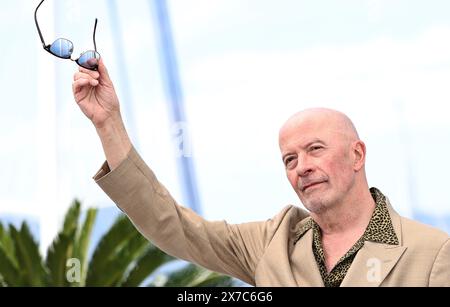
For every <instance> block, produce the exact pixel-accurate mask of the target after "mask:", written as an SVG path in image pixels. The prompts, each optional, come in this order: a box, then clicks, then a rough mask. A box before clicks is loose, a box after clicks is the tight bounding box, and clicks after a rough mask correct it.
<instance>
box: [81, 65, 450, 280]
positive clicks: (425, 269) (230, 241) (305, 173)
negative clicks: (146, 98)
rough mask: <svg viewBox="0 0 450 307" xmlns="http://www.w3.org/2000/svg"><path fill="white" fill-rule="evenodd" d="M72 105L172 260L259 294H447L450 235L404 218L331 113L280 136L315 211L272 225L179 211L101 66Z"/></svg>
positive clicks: (109, 172) (110, 188)
mask: <svg viewBox="0 0 450 307" xmlns="http://www.w3.org/2000/svg"><path fill="white" fill-rule="evenodd" d="M73 91H74V96H75V100H76V102H77V103H78V105H79V107H80V108H81V110H82V111H83V113H84V114H85V115H86V116H87V117H88V118H89V119H90V120H91V121H92V123H93V124H94V126H95V128H96V130H97V133H98V135H99V137H100V139H101V142H102V145H103V149H104V152H105V155H106V160H107V162H105V163H104V164H103V166H102V168H101V169H100V171H99V172H98V173H97V174H96V175H95V177H94V179H95V180H96V182H97V183H98V184H99V185H100V187H101V188H102V189H103V190H104V191H105V192H106V193H107V194H108V195H109V197H110V198H111V199H112V200H113V201H114V202H115V203H116V204H117V205H118V206H119V208H120V209H121V210H122V211H124V212H125V213H126V214H127V215H128V216H129V217H130V219H131V220H132V221H133V223H134V224H135V225H136V227H137V228H138V229H139V231H140V232H141V233H142V234H143V235H144V236H146V237H147V238H148V239H149V240H151V241H152V242H153V243H154V244H156V245H157V246H158V247H160V248H161V249H162V250H164V251H166V252H167V253H169V254H171V255H174V256H176V257H179V258H182V259H185V260H187V261H191V262H194V263H197V264H199V265H201V266H204V267H206V268H208V269H211V270H214V271H218V272H221V273H225V274H228V275H231V276H234V277H237V278H239V279H241V280H243V281H245V282H247V283H249V284H252V285H256V286H328V287H335V286H450V240H449V236H448V235H447V234H446V233H444V232H442V231H439V230H437V229H434V228H432V227H429V226H426V225H423V224H420V223H417V222H414V221H411V220H409V219H406V218H403V217H400V216H399V215H398V214H397V213H396V212H395V211H394V210H393V209H392V207H391V205H390V203H389V201H388V199H387V198H386V197H385V196H384V195H383V194H382V193H381V192H380V191H379V190H378V189H376V188H371V189H369V187H368V184H367V179H366V175H365V169H364V164H365V156H366V147H365V145H364V143H363V142H362V141H361V140H360V139H359V137H358V134H357V132H356V129H355V128H354V126H353V124H352V122H351V121H350V119H349V118H348V117H347V116H345V115H344V114H342V113H340V112H337V111H334V110H329V109H308V110H305V111H302V112H299V113H297V114H295V115H294V116H293V117H291V118H290V119H289V120H288V121H287V122H286V123H285V124H284V126H283V127H282V128H281V130H280V135H279V144H280V149H281V153H282V159H283V162H284V165H285V168H286V174H287V177H288V179H289V182H290V183H291V185H292V187H293V188H294V190H295V192H296V193H297V195H298V196H299V198H300V200H301V201H302V203H303V204H304V206H305V207H306V208H307V209H308V211H309V213H308V212H306V211H304V210H302V209H300V208H297V207H294V206H287V207H285V208H284V209H283V210H282V211H281V212H280V213H279V214H278V215H276V216H275V217H274V218H272V219H270V220H267V221H265V222H254V223H245V224H239V225H230V224H227V223H226V222H224V221H217V222H209V221H206V220H204V219H202V218H201V217H200V216H198V215H197V214H195V213H194V212H192V211H191V210H189V209H187V208H184V207H181V206H179V205H178V204H177V203H176V201H175V200H174V199H173V198H172V197H171V196H170V194H169V192H168V191H167V190H166V189H165V188H164V186H163V185H162V184H161V183H159V182H158V180H157V178H156V177H155V175H154V173H153V172H152V171H151V170H150V168H149V167H148V166H147V165H146V164H145V162H144V161H143V160H142V159H141V158H140V156H139V155H138V153H137V152H136V151H135V149H134V148H133V146H132V144H131V142H130V140H129V138H128V136H127V133H126V130H125V127H124V124H123V122H122V119H121V116H120V108H119V101H118V98H117V96H116V94H115V91H114V87H113V83H112V82H111V80H110V78H109V76H108V73H107V70H106V68H105V66H104V64H103V62H102V60H101V61H100V63H99V69H98V72H96V71H89V70H85V69H83V68H80V71H79V72H78V73H76V74H75V76H74V83H73Z"/></svg>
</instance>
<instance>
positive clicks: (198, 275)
mask: <svg viewBox="0 0 450 307" xmlns="http://www.w3.org/2000/svg"><path fill="white" fill-rule="evenodd" d="M232 283H233V282H232V279H231V277H228V276H224V275H220V274H218V273H215V272H211V271H209V270H206V269H204V268H202V267H199V266H196V265H194V264H188V265H186V266H185V267H183V268H181V269H179V270H177V271H174V272H172V273H170V274H169V275H168V277H167V280H166V282H165V283H164V284H163V286H164V287H202V286H203V287H205V286H209V287H215V286H222V285H223V286H228V285H230V284H232Z"/></svg>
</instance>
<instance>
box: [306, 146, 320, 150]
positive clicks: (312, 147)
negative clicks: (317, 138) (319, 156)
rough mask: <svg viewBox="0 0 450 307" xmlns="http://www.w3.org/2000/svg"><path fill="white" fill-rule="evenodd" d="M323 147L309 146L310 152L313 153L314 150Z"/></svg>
mask: <svg viewBox="0 0 450 307" xmlns="http://www.w3.org/2000/svg"><path fill="white" fill-rule="evenodd" d="M322 148H323V147H322V146H311V147H310V149H309V150H310V151H314V150H319V149H322Z"/></svg>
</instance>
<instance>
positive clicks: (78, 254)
mask: <svg viewBox="0 0 450 307" xmlns="http://www.w3.org/2000/svg"><path fill="white" fill-rule="evenodd" d="M97 212H98V210H97V209H94V208H90V209H88V211H87V212H86V218H85V219H84V223H83V226H82V227H81V228H80V229H79V231H78V234H77V237H76V240H75V246H74V249H73V253H72V257H73V258H76V259H78V260H79V261H80V264H81V280H80V284H79V286H84V284H85V282H86V274H87V269H88V266H87V264H88V261H87V260H88V251H89V244H90V242H91V235H92V230H93V228H94V224H95V219H96V217H97Z"/></svg>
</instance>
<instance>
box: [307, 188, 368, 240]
mask: <svg viewBox="0 0 450 307" xmlns="http://www.w3.org/2000/svg"><path fill="white" fill-rule="evenodd" d="M356 195H357V194H356ZM359 196H360V197H358V198H347V199H345V200H344V201H342V202H341V203H339V204H336V205H334V206H333V207H331V208H327V209H326V210H324V211H322V212H320V213H314V212H311V217H312V218H313V219H314V221H315V222H316V223H317V224H318V225H319V227H320V229H321V231H322V236H334V235H336V236H341V235H345V234H348V233H355V232H356V233H359V232H361V231H362V233H364V230H365V229H366V227H367V225H368V224H369V221H370V218H371V217H372V214H373V211H374V209H375V201H374V200H373V198H372V195H371V194H370V191H369V189H367V190H366V191H365V192H364V193H360V194H359ZM358 230H359V231H358ZM362 233H361V235H362Z"/></svg>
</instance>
